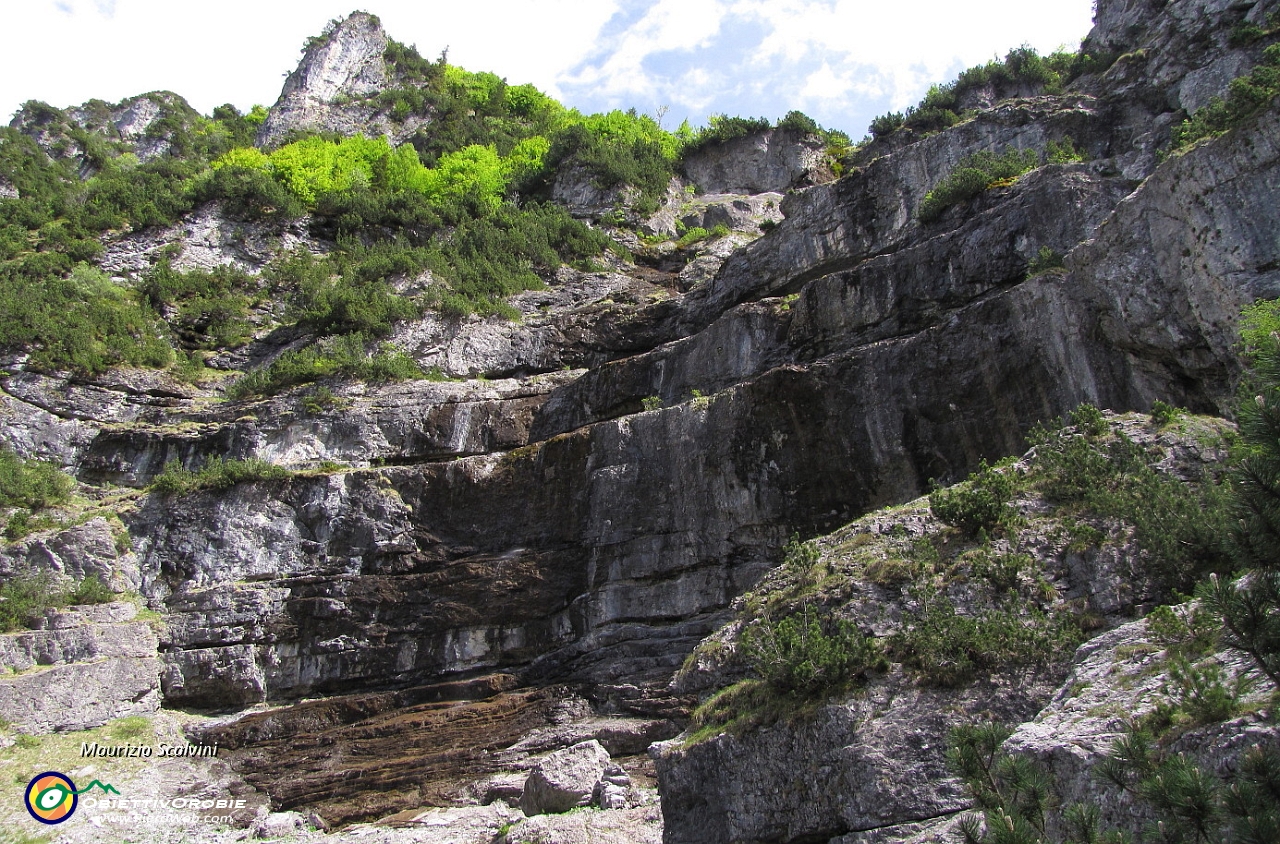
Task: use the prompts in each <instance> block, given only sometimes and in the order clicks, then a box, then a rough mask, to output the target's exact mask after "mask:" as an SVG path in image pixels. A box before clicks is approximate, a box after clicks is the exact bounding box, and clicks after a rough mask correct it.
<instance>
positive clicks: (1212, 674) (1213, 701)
mask: <svg viewBox="0 0 1280 844" xmlns="http://www.w3.org/2000/svg"><path fill="white" fill-rule="evenodd" d="M1169 680H1170V683H1171V685H1170V686H1169V690H1170V699H1171V702H1172V703H1173V705H1174V707H1175V708H1176V709H1178V710H1180V711H1182V712H1185V713H1186V714H1187V716H1188V717H1189V718H1190V721H1191V725H1192V726H1200V725H1203V724H1216V723H1218V722H1220V721H1226V720H1229V719H1231V718H1234V717H1235V716H1236V715H1237V714H1238V712H1239V708H1240V698H1241V697H1243V696H1244V694H1245V693H1246V692H1248V690H1249V689H1250V687H1251V686H1252V684H1251V683H1250V681H1249V678H1248V675H1246V674H1239V675H1237V676H1236V678H1235V680H1234V681H1233V682H1231V683H1228V682H1227V681H1226V679H1225V677H1224V675H1223V672H1222V666H1221V665H1220V664H1219V663H1218V662H1216V661H1214V660H1207V661H1204V662H1200V663H1192V662H1189V661H1187V660H1186V659H1184V658H1183V657H1180V656H1175V657H1174V658H1173V659H1171V660H1170V661H1169Z"/></svg>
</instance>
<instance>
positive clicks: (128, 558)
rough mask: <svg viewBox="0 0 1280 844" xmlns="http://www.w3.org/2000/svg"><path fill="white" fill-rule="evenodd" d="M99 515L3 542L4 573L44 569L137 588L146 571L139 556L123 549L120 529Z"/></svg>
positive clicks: (0, 554)
mask: <svg viewBox="0 0 1280 844" xmlns="http://www.w3.org/2000/svg"><path fill="white" fill-rule="evenodd" d="M117 529H122V528H121V527H120V526H119V524H118V523H117V526H116V528H113V527H112V525H111V523H109V522H108V521H107V520H106V519H105V518H103V517H101V516H99V517H97V518H94V519H90V520H89V521H87V522H85V523H84V524H82V525H76V526H75V527H71V528H67V529H66V530H59V531H52V532H44V531H41V532H38V533H35V534H32V535H30V536H27V537H25V538H23V539H20V540H18V541H16V542H13V543H9V544H6V545H4V546H0V574H6V575H12V574H14V573H17V572H20V571H30V570H38V569H43V570H45V571H51V572H56V573H58V574H61V575H64V576H65V577H66V578H69V579H71V580H76V581H80V580H84V579H85V578H87V577H96V578H98V579H99V580H101V581H102V582H103V583H104V584H106V585H107V586H109V587H110V588H112V589H114V590H115V591H117V592H130V591H137V590H138V588H139V587H140V586H141V585H142V575H141V572H140V571H139V569H138V561H137V558H136V557H135V556H134V555H133V554H132V553H131V552H129V551H128V550H122V549H121V546H120V540H119V539H118V536H117V533H116V530H117Z"/></svg>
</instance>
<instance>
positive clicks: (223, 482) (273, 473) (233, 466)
mask: <svg viewBox="0 0 1280 844" xmlns="http://www.w3.org/2000/svg"><path fill="white" fill-rule="evenodd" d="M292 475H293V473H292V472H290V471H289V470H288V469H286V468H284V467H283V466H278V465H276V464H275V463H272V462H270V461H267V460H262V459H259V458H256V457H251V458H249V459H247V460H236V459H226V458H222V457H211V458H209V459H208V460H206V461H205V463H204V465H202V466H201V467H200V468H199V469H198V470H195V471H192V470H191V469H187V468H184V467H183V466H182V464H180V463H178V462H177V461H172V462H170V463H169V464H168V465H167V466H165V468H164V471H163V472H161V473H160V474H159V475H157V476H156V478H155V480H153V481H152V482H151V485H150V486H149V487H147V489H148V491H150V492H154V493H158V494H160V495H190V494H191V493H193V492H199V491H201V490H224V489H230V488H231V487H233V486H235V485H237V484H242V483H253V482H255V481H273V480H283V479H285V478H289V477H292Z"/></svg>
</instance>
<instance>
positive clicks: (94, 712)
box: [0, 625, 160, 733]
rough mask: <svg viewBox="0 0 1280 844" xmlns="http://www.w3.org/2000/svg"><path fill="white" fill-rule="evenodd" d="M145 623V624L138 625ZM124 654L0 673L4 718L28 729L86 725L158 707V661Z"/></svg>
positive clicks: (0, 713)
mask: <svg viewBox="0 0 1280 844" xmlns="http://www.w3.org/2000/svg"><path fill="white" fill-rule="evenodd" d="M138 626H140V627H143V628H145V627H146V625H138ZM154 653H155V651H154V649H153V650H152V651H151V654H152V655H150V656H145V657H138V656H122V657H111V658H107V659H103V660H101V661H99V662H86V663H71V664H62V665H54V666H51V667H49V668H34V669H31V670H29V671H28V672H27V673H25V674H18V675H14V676H10V677H0V717H3V718H4V719H5V720H6V721H8V722H9V723H10V724H12V725H13V726H14V728H15V729H17V730H20V731H22V732H26V733H48V732H53V731H59V732H61V731H65V730H87V729H90V728H92V727H100V726H102V725H103V724H105V723H106V722H108V721H110V720H112V719H113V718H124V717H126V716H129V715H144V714H146V713H149V712H155V711H156V710H157V709H159V708H160V688H159V682H158V679H159V674H160V661H159V660H158V659H156V658H155V656H154Z"/></svg>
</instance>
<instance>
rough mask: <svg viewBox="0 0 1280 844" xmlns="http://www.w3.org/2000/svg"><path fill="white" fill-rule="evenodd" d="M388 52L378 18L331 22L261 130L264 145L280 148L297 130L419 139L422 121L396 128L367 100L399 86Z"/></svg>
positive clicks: (359, 16)
mask: <svg viewBox="0 0 1280 844" xmlns="http://www.w3.org/2000/svg"><path fill="white" fill-rule="evenodd" d="M386 49H387V34H386V33H385V32H384V31H383V29H382V24H381V23H380V22H379V20H378V18H377V17H375V16H374V15H371V14H368V13H367V12H353V13H351V14H350V15H349V16H347V17H345V18H338V19H336V20H333V21H331V22H330V23H329V26H327V27H326V28H325V31H324V33H323V34H322V35H321V36H320V37H318V38H314V39H311V40H310V41H309V42H308V44H307V46H306V48H305V49H304V51H303V57H302V61H301V62H300V63H299V64H298V68H297V70H295V71H294V72H293V73H291V74H289V78H288V79H286V80H285V83H284V88H283V89H282V90H281V91H280V98H279V99H278V100H276V103H275V105H274V106H272V107H271V109H270V111H269V112H268V113H267V119H266V121H265V122H263V124H262V127H261V128H260V129H259V130H258V138H257V143H258V146H260V147H274V146H278V145H279V144H280V143H281V142H283V141H285V140H287V139H288V138H289V136H290V133H292V132H297V131H319V132H339V133H341V134H344V135H354V134H356V133H357V132H363V133H364V134H365V135H368V136H370V137H373V136H375V135H388V136H390V137H391V138H392V140H393V141H396V142H398V141H399V140H403V138H405V137H408V136H409V135H411V134H413V132H414V131H415V130H416V129H417V127H418V126H419V125H421V123H422V122H423V121H422V120H421V119H420V118H412V117H411V118H410V119H409V120H408V121H405V122H403V123H393V122H392V121H391V120H390V118H389V116H388V115H387V114H385V113H381V112H379V111H378V109H377V107H376V106H375V105H374V104H372V103H370V102H369V101H368V100H367V99H366V98H368V97H370V96H372V95H376V94H377V93H378V92H379V91H382V90H384V89H386V88H388V87H390V86H391V85H392V83H393V80H392V77H391V71H390V68H388V66H387V63H386V61H385V59H384V58H383V53H385V52H386Z"/></svg>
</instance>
